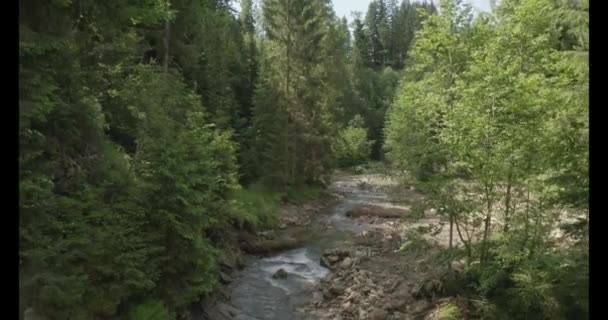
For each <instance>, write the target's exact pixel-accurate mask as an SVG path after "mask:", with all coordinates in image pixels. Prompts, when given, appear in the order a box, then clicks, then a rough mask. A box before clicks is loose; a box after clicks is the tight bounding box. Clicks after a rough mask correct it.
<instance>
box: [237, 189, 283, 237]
mask: <svg viewBox="0 0 608 320" xmlns="http://www.w3.org/2000/svg"><path fill="white" fill-rule="evenodd" d="M281 196H282V195H281V194H280V193H278V192H275V191H271V190H268V188H266V187H264V186H263V185H261V184H253V185H250V186H249V187H247V188H241V189H237V190H234V191H232V192H231V193H230V196H229V208H228V213H229V214H230V216H231V219H234V221H235V222H236V223H237V225H239V226H240V227H243V228H245V229H254V230H255V229H263V228H267V227H271V226H273V225H274V224H276V222H277V216H276V214H277V212H278V209H279V204H280V201H281Z"/></svg>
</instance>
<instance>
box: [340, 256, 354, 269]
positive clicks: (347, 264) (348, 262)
mask: <svg viewBox="0 0 608 320" xmlns="http://www.w3.org/2000/svg"><path fill="white" fill-rule="evenodd" d="M352 264H353V261H352V259H351V258H350V257H346V258H344V260H342V263H340V268H342V269H346V268H349V267H350V266H351V265H352Z"/></svg>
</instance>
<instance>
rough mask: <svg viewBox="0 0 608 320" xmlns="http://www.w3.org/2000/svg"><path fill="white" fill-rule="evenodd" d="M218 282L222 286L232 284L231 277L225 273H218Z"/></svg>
mask: <svg viewBox="0 0 608 320" xmlns="http://www.w3.org/2000/svg"><path fill="white" fill-rule="evenodd" d="M220 282H221V283H223V284H229V283H231V282H232V277H230V276H229V275H227V274H226V273H224V272H222V271H220Z"/></svg>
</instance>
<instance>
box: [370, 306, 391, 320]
mask: <svg viewBox="0 0 608 320" xmlns="http://www.w3.org/2000/svg"><path fill="white" fill-rule="evenodd" d="M387 316H388V313H387V312H386V311H384V310H382V309H380V308H372V310H371V311H370V313H369V319H370V320H385V319H386V317H387Z"/></svg>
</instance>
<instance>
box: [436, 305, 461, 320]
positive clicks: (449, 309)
mask: <svg viewBox="0 0 608 320" xmlns="http://www.w3.org/2000/svg"><path fill="white" fill-rule="evenodd" d="M437 319H441V320H459V319H462V315H461V312H460V309H459V308H458V306H456V305H454V304H452V303H449V302H444V303H442V304H440V305H439V308H438V310H437Z"/></svg>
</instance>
